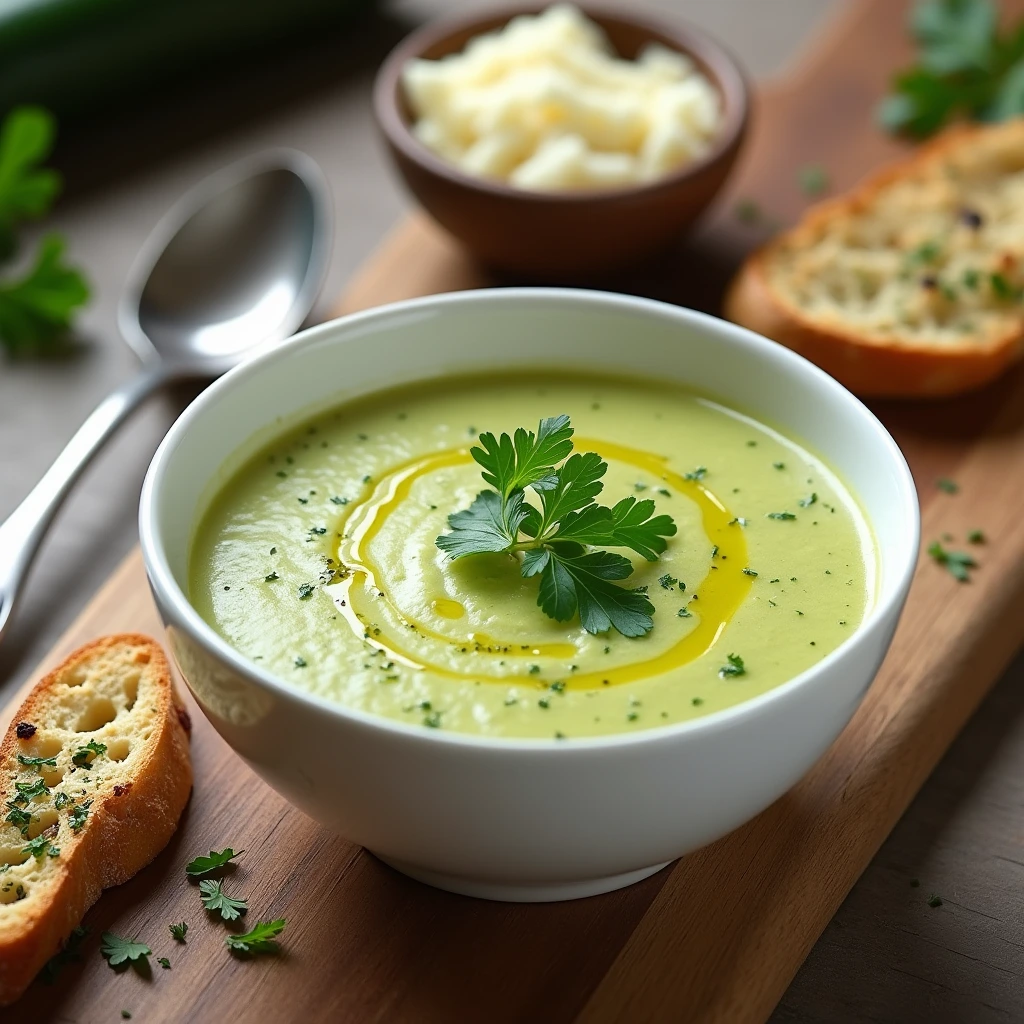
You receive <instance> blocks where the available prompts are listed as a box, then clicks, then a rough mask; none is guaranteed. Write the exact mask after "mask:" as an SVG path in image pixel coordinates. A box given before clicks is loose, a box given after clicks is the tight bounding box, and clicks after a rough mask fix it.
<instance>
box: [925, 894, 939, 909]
mask: <svg viewBox="0 0 1024 1024" xmlns="http://www.w3.org/2000/svg"><path fill="white" fill-rule="evenodd" d="M928 906H929V907H932V908H933V909H934V908H935V907H941V906H942V897H941V896H936V895H935V893H932V894H931V896H929V897H928Z"/></svg>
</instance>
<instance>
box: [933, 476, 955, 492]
mask: <svg viewBox="0 0 1024 1024" xmlns="http://www.w3.org/2000/svg"><path fill="white" fill-rule="evenodd" d="M935 486H936V487H938V489H939V490H940V491H945V493H946V494H956V493H957V491H959V490H960V485H959V484H958V483H957V482H956V481H955V480H950V479H949V477H945V476H940V477H939V479H938V480H936V481H935Z"/></svg>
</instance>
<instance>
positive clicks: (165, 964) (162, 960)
mask: <svg viewBox="0 0 1024 1024" xmlns="http://www.w3.org/2000/svg"><path fill="white" fill-rule="evenodd" d="M156 962H157V963H158V964H159V965H160V966H161V967H162V968H163V969H164V970H165V971H169V970H170V969H171V961H170V960H168V959H167V957H165V956H158V957H157V958H156Z"/></svg>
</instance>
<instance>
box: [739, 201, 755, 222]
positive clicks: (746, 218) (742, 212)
mask: <svg viewBox="0 0 1024 1024" xmlns="http://www.w3.org/2000/svg"><path fill="white" fill-rule="evenodd" d="M735 212H736V219H737V220H738V221H740V223H742V224H756V223H758V221H760V220H761V207H760V206H758V204H757V203H755V202H754V200H753V199H741V200H740V201H739V202H738V203H737V204H736V208H735Z"/></svg>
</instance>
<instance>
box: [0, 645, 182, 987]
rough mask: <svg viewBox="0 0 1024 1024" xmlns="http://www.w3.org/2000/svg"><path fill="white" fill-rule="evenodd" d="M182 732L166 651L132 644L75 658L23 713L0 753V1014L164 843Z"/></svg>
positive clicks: (42, 685)
mask: <svg viewBox="0 0 1024 1024" xmlns="http://www.w3.org/2000/svg"><path fill="white" fill-rule="evenodd" d="M189 731H190V723H189V718H188V712H187V711H186V710H185V706H184V705H183V704H182V702H181V699H180V698H179V697H178V695H177V693H176V692H175V689H174V684H173V682H172V680H171V674H170V669H169V667H168V664H167V659H166V657H165V656H164V653H163V651H162V650H161V649H160V647H159V646H158V645H157V644H156V642H155V641H153V640H150V639H149V638H148V637H145V636H138V635H134V634H127V635H124V636H112V637H106V638H104V639H102V640H97V641H95V642H94V643H91V644H88V645H86V646H85V647H82V648H80V649H79V650H77V651H75V653H74V654H72V655H71V656H70V657H69V658H68V659H67V660H66V661H65V662H64V663H63V664H62V665H60V666H59V667H58V668H56V669H54V671H53V672H51V673H50V674H49V675H48V676H46V677H45V678H44V679H42V680H41V681H40V682H39V683H38V684H37V685H36V686H35V687H34V689H33V690H32V692H31V693H30V694H29V696H28V699H27V700H26V701H25V703H24V704H22V706H21V707H20V708H19V710H18V712H17V714H16V715H15V717H14V720H13V721H12V722H11V725H10V728H9V729H8V730H7V735H6V736H5V737H4V741H3V744H2V745H0V800H2V802H3V805H4V806H3V818H4V820H3V821H2V823H0V1005H5V1004H7V1003H10V1002H12V1001H13V1000H15V999H17V998H18V996H19V995H21V993H22V992H23V991H24V990H25V988H26V987H27V986H28V984H29V982H31V981H32V978H33V977H34V976H35V974H36V972H37V971H38V970H39V969H40V968H41V967H42V966H43V964H45V963H46V961H47V960H48V959H49V958H50V957H51V956H53V954H54V953H56V952H57V951H58V949H59V948H60V946H61V944H62V942H63V940H64V939H65V938H66V937H67V935H68V934H69V932H70V931H71V929H72V928H74V927H75V926H76V925H77V924H78V923H79V922H80V921H81V920H82V917H83V915H84V914H85V912H86V910H88V909H89V907H90V906H92V904H93V903H95V902H96V900H97V899H98V898H99V895H100V892H101V891H102V890H103V889H105V888H107V887H108V886H111V885H118V884H120V883H121V882H124V881H127V879H129V878H130V877H131V876H132V875H133V874H135V872H136V871H138V870H139V869H140V868H142V867H144V866H145V865H146V864H148V863H149V862H150V861H151V860H152V859H153V858H154V857H155V856H156V855H157V854H158V853H159V852H160V850H162V849H163V848H164V846H165V845H166V843H167V841H168V840H169V839H170V838H171V835H172V834H173V833H174V830H175V828H176V827H177V825H178V819H179V817H180V816H181V812H182V810H183V809H184V807H185V803H186V801H187V800H188V795H189V791H190V790H191V788H192V766H191V762H190V760H189ZM90 744H91V746H90ZM35 759H42V763H37V761H36V760H35Z"/></svg>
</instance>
